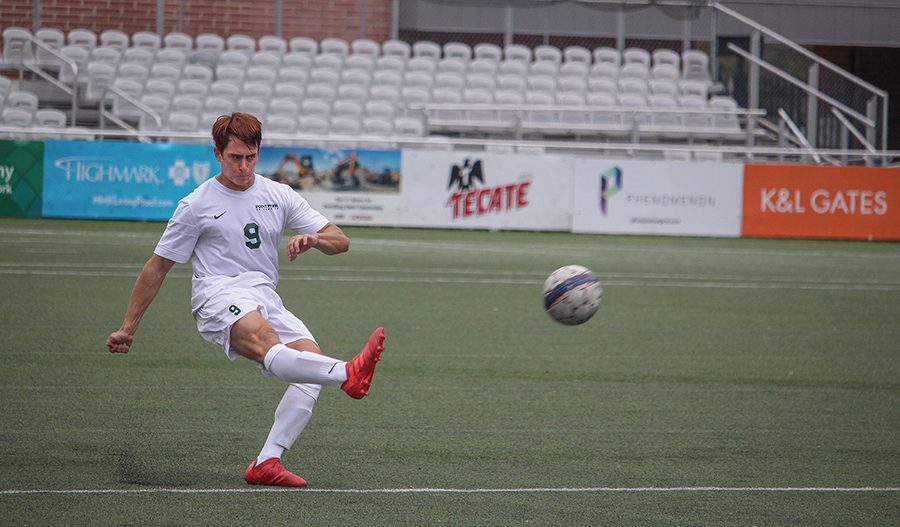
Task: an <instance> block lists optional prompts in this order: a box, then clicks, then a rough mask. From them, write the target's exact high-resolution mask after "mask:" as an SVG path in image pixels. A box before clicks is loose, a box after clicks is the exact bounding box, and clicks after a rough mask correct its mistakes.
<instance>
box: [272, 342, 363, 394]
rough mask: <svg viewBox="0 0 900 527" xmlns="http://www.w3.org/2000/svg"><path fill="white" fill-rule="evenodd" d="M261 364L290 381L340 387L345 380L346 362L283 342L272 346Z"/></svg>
mask: <svg viewBox="0 0 900 527" xmlns="http://www.w3.org/2000/svg"><path fill="white" fill-rule="evenodd" d="M263 364H264V365H265V367H266V369H267V370H269V371H270V372H272V374H274V375H275V376H276V377H278V378H279V379H281V380H284V381H287V382H290V383H300V384H303V383H310V384H323V385H327V386H334V387H336V388H340V386H341V384H344V381H346V380H347V367H346V364H347V363H346V362H344V361H340V360H337V359H332V358H330V357H326V356H324V355H320V354H318V353H313V352H311V351H297V350H294V349H291V348H289V347H287V346H285V345H284V344H276V345H274V346H272V347H271V348H270V349H269V351H268V353H266V357H265V359H263Z"/></svg>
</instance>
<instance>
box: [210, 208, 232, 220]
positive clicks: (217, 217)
mask: <svg viewBox="0 0 900 527" xmlns="http://www.w3.org/2000/svg"><path fill="white" fill-rule="evenodd" d="M225 212H228V211H227V210H226V211H225ZM225 212H223V213H222V214H225ZM222 214H219V215H218V216H213V219H214V220H217V219H219V218H221V217H222Z"/></svg>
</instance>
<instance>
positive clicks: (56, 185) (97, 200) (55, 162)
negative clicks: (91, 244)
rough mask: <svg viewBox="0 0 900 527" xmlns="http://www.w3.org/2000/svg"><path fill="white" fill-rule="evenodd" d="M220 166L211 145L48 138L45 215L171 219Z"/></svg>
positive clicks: (45, 161) (45, 160)
mask: <svg viewBox="0 0 900 527" xmlns="http://www.w3.org/2000/svg"><path fill="white" fill-rule="evenodd" d="M218 170H219V163H218V162H217V161H216V158H215V156H214V155H213V148H212V146H209V145H182V144H174V143H156V144H142V143H128V142H94V141H46V143H45V147H44V199H43V215H44V216H46V217H59V218H104V219H135V220H167V219H169V217H170V216H171V215H172V212H174V211H175V206H176V205H177V204H178V200H180V199H181V198H182V197H184V196H186V195H187V194H189V193H190V192H191V191H192V190H194V189H195V188H196V187H197V185H199V184H200V183H202V182H204V181H205V180H206V179H208V178H209V177H210V176H211V175H214V174H216V173H217V172H218Z"/></svg>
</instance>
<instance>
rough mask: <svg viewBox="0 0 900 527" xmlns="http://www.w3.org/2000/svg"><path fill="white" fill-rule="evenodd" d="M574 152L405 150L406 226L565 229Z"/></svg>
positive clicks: (568, 221)
mask: <svg viewBox="0 0 900 527" xmlns="http://www.w3.org/2000/svg"><path fill="white" fill-rule="evenodd" d="M572 160H573V158H571V157H566V156H555V155H524V154H518V155H515V154H501V153H490V152H468V153H466V152H452V151H435V152H428V151H418V150H404V151H403V193H402V194H403V199H404V206H403V208H402V210H401V211H400V212H401V214H402V215H401V220H402V222H403V225H404V226H411V227H449V228H456V229H512V230H554V231H567V230H569V228H570V223H571V219H570V206H571V201H572V198H571V194H572V185H571V180H572Z"/></svg>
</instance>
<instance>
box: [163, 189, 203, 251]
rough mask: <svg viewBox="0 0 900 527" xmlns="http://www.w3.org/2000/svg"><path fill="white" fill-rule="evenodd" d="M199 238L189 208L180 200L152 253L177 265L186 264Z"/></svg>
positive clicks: (198, 230)
mask: <svg viewBox="0 0 900 527" xmlns="http://www.w3.org/2000/svg"><path fill="white" fill-rule="evenodd" d="M199 237H200V229H199V228H198V227H197V222H196V221H195V219H194V215H193V213H192V211H191V206H190V205H189V204H188V203H187V202H186V201H184V200H182V201H180V202H179V203H178V207H177V208H176V209H175V213H174V214H172V218H171V219H170V220H169V223H168V225H166V230H165V232H163V235H162V237H161V238H160V239H159V243H157V244H156V249H155V250H154V251H153V252H154V253H155V254H157V255H158V256H162V257H163V258H168V259H169V260H172V261H174V262H177V263H187V262H188V261H189V260H190V259H191V254H193V252H194V246H195V245H197V239H198V238H199Z"/></svg>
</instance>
